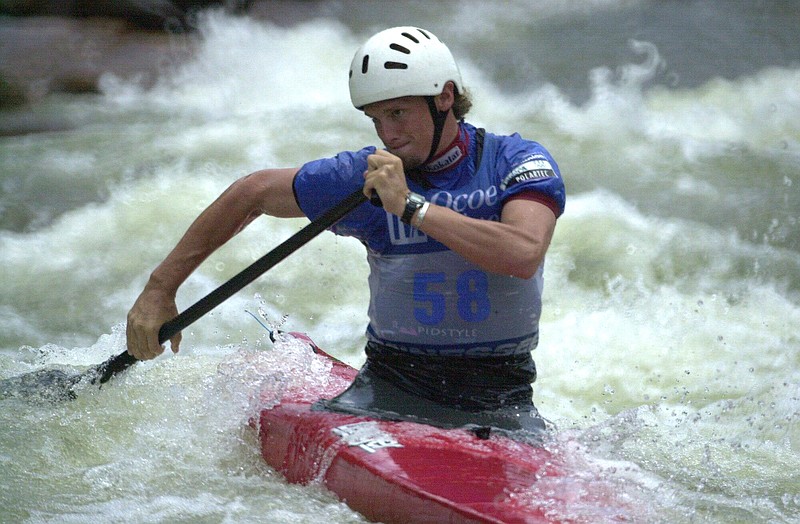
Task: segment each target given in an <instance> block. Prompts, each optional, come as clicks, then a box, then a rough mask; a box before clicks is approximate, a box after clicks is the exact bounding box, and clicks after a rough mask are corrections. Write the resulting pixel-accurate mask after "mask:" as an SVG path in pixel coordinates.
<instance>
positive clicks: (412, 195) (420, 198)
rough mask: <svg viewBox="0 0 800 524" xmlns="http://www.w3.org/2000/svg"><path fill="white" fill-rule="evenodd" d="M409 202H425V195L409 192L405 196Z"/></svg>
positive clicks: (419, 203)
mask: <svg viewBox="0 0 800 524" xmlns="http://www.w3.org/2000/svg"><path fill="white" fill-rule="evenodd" d="M406 199H407V200H408V202H409V203H412V204H418V205H420V206H421V205H422V204H424V203H425V197H424V196H422V195H418V194H416V193H409V194H408V196H407V197H406Z"/></svg>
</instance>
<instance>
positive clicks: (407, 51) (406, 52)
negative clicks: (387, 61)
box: [389, 44, 411, 55]
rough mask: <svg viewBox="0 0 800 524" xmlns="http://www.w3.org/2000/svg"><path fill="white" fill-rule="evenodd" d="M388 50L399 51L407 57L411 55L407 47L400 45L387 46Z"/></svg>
mask: <svg viewBox="0 0 800 524" xmlns="http://www.w3.org/2000/svg"><path fill="white" fill-rule="evenodd" d="M389 48H390V49H394V50H395V51H400V52H401V53H405V54H407V55H410V54H411V51H409V50H408V48H407V47H403V46H401V45H400V44H392V45H390V46H389Z"/></svg>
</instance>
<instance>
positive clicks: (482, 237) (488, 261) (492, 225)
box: [412, 202, 555, 278]
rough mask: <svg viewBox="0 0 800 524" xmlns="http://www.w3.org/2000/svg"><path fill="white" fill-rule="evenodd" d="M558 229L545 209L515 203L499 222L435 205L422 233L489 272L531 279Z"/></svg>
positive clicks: (539, 205)
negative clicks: (469, 215)
mask: <svg viewBox="0 0 800 524" xmlns="http://www.w3.org/2000/svg"><path fill="white" fill-rule="evenodd" d="M412 223H413V221H412ZM554 228H555V216H554V215H553V214H552V212H551V211H550V210H549V209H548V208H546V207H545V206H543V205H541V204H536V203H532V202H511V203H509V204H508V205H507V206H506V207H505V208H504V210H503V217H502V220H501V221H499V222H498V221H491V220H477V219H472V218H469V217H466V216H464V215H461V214H459V213H456V212H455V211H453V210H451V209H449V208H446V207H443V206H435V205H431V206H430V207H429V208H428V211H427V213H426V215H425V219H424V221H423V223H422V225H421V227H420V230H421V231H422V232H423V233H425V234H426V235H428V236H430V237H432V238H435V239H436V240H438V241H439V242H441V243H442V244H444V245H446V246H447V247H448V248H450V249H451V250H453V251H455V252H456V253H458V254H460V255H461V256H463V257H464V258H465V259H467V260H469V261H470V262H473V263H474V264H477V265H478V266H480V267H481V268H483V269H485V270H486V271H490V272H492V273H497V274H501V275H511V276H515V277H519V278H530V277H532V276H533V275H534V274H535V273H536V270H537V269H538V268H539V266H540V265H541V263H542V261H543V260H544V256H545V253H546V252H547V248H548V247H549V245H550V240H551V238H552V235H553V230H554Z"/></svg>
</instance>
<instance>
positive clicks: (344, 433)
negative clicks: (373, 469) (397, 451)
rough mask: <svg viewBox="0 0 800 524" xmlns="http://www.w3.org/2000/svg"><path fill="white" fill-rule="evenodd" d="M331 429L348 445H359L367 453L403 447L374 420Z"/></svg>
mask: <svg viewBox="0 0 800 524" xmlns="http://www.w3.org/2000/svg"><path fill="white" fill-rule="evenodd" d="M331 431H333V433H334V434H335V435H338V436H340V437H342V440H343V441H344V442H345V443H346V444H347V445H348V446H357V447H359V448H361V449H363V450H364V451H366V452H367V453H375V452H376V451H378V450H379V449H383V448H402V447H403V445H402V444H400V443H399V442H397V440H396V439H395V438H394V437H393V436H392V435H390V434H388V433H386V432H385V431H383V430H381V429H380V428H379V427H378V423H377V422H375V421H372V420H368V421H365V422H356V423H353V424H345V425H344V426H339V427H337V428H333V429H332V430H331Z"/></svg>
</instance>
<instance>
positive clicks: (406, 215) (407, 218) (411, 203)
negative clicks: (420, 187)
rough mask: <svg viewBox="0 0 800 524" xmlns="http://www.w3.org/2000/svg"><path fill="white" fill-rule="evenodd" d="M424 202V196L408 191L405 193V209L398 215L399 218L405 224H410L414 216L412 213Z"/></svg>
mask: <svg viewBox="0 0 800 524" xmlns="http://www.w3.org/2000/svg"><path fill="white" fill-rule="evenodd" d="M424 204H425V197H424V196H422V195H418V194H416V193H413V192H411V191H409V192H408V194H407V195H406V209H405V211H403V216H402V217H400V220H402V221H403V222H405V223H406V224H411V218H412V217H413V216H414V213H416V212H417V209H419V208H421V207H422V206H423V205H424Z"/></svg>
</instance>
